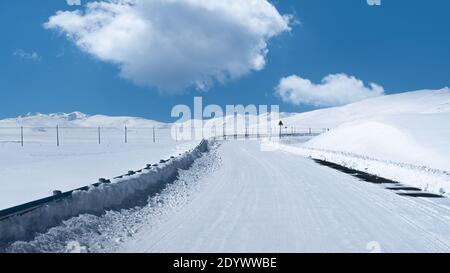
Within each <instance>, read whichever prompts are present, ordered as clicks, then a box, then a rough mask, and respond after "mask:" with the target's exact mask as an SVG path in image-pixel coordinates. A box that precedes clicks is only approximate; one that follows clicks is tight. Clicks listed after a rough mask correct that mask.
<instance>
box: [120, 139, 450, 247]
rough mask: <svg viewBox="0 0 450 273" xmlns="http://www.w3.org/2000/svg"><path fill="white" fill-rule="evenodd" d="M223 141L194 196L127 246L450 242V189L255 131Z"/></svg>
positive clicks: (415, 244) (430, 244)
mask: <svg viewBox="0 0 450 273" xmlns="http://www.w3.org/2000/svg"><path fill="white" fill-rule="evenodd" d="M218 149H219V151H218V154H219V155H220V157H221V161H222V163H221V166H220V168H219V169H218V170H216V171H215V172H214V173H212V174H210V175H207V176H206V177H204V178H203V179H202V180H201V181H198V183H199V185H200V187H199V189H198V191H196V192H195V195H194V196H192V200H191V201H190V202H188V203H187V204H186V205H185V206H184V207H183V208H181V209H179V210H177V211H175V212H173V213H170V214H168V215H165V216H164V219H161V221H158V224H157V225H152V226H149V227H148V228H145V227H144V228H142V229H141V230H140V231H139V232H138V233H137V234H135V235H134V236H133V239H132V240H130V241H128V242H126V243H125V244H124V245H123V247H122V248H120V249H119V251H128V252H370V251H382V252H449V251H450V206H449V202H448V199H439V200H437V199H423V198H411V197H402V196H399V195H397V194H396V193H395V192H393V191H389V190H387V189H385V188H384V187H383V186H380V185H375V184H369V183H366V182H363V181H360V180H358V179H356V178H354V177H352V176H350V175H347V174H344V173H340V172H338V171H336V170H333V169H329V168H327V167H324V166H320V165H318V164H316V163H315V162H313V161H312V160H309V159H306V158H302V157H300V156H298V155H294V154H290V153H286V152H283V151H272V152H264V151H261V149H260V145H259V142H257V141H229V142H223V144H222V145H221V146H220V147H219V148H218Z"/></svg>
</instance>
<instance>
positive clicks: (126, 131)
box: [125, 126, 128, 144]
mask: <svg viewBox="0 0 450 273" xmlns="http://www.w3.org/2000/svg"><path fill="white" fill-rule="evenodd" d="M126 143H128V128H127V126H125V144H126Z"/></svg>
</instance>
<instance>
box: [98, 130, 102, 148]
mask: <svg viewBox="0 0 450 273" xmlns="http://www.w3.org/2000/svg"><path fill="white" fill-rule="evenodd" d="M101 143H102V139H101V132H100V126H98V144H101Z"/></svg>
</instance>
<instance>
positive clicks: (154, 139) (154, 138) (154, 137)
mask: <svg viewBox="0 0 450 273" xmlns="http://www.w3.org/2000/svg"><path fill="white" fill-rule="evenodd" d="M155 142H156V135H155V127H153V143H155Z"/></svg>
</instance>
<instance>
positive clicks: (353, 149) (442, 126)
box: [304, 113, 450, 171]
mask: <svg viewBox="0 0 450 273" xmlns="http://www.w3.org/2000/svg"><path fill="white" fill-rule="evenodd" d="M304 145H305V146H306V147H309V148H314V149H320V150H332V151H341V152H347V153H353V154H358V155H364V156H368V157H372V158H377V159H381V160H390V161H395V162H403V163H406V164H412V165H417V166H424V167H428V168H434V169H441V170H444V171H450V113H441V114H411V115H393V116H384V117H375V118H372V119H368V120H360V121H356V122H350V123H345V124H343V125H341V126H339V127H337V128H335V129H334V130H331V131H330V132H328V133H326V134H323V135H320V136H318V137H316V138H314V139H312V140H311V141H309V142H307V143H305V144H304Z"/></svg>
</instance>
